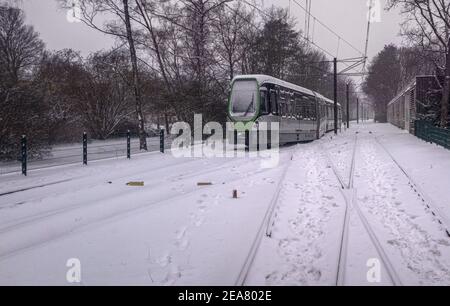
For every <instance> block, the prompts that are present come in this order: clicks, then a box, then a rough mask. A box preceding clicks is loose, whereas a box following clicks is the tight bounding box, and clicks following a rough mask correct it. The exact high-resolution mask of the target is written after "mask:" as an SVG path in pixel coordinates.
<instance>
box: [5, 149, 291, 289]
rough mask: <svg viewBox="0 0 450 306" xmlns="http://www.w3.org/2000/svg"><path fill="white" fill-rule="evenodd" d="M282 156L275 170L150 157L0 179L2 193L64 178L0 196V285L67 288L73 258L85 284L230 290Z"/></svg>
mask: <svg viewBox="0 0 450 306" xmlns="http://www.w3.org/2000/svg"><path fill="white" fill-rule="evenodd" d="M289 150H291V149H289V148H288V149H286V150H282V154H281V163H280V165H279V167H278V168H275V169H262V168H261V167H260V166H261V163H260V162H261V161H260V160H259V159H246V158H235V159H221V158H217V159H205V160H203V159H175V158H173V157H171V156H170V155H169V154H168V155H160V154H148V155H141V156H138V157H136V158H134V159H133V160H131V161H126V160H123V161H105V162H99V163H95V164H93V165H91V166H89V167H86V168H83V167H68V168H64V169H45V170H42V171H36V172H33V173H32V174H31V175H30V176H29V177H27V178H22V177H19V176H9V177H8V178H6V177H1V178H0V179H1V180H2V184H1V186H2V192H6V191H11V190H16V189H22V187H30V186H33V185H45V184H46V183H51V182H59V181H62V182H60V183H56V184H51V185H48V186H44V187H39V188H35V189H29V190H26V191H22V192H18V193H12V194H8V195H4V196H2V197H0V220H1V224H2V225H1V226H0V241H1V244H0V283H1V284H66V279H65V277H66V271H67V268H66V266H65V264H66V261H67V260H68V259H69V258H78V259H80V261H81V263H82V271H83V278H82V281H83V284H87V285H92V284H145V285H151V284H155V285H158V284H230V283H231V284H232V283H233V282H234V280H235V278H236V277H237V274H238V273H239V269H240V266H239V265H238V264H236V263H239V262H242V261H243V260H244V257H245V256H246V253H247V252H248V249H249V248H250V244H251V240H252V239H253V237H254V235H255V233H256V231H257V228H258V227H259V225H260V223H261V221H260V220H261V219H262V217H263V215H264V214H265V212H266V210H267V206H268V204H269V201H268V200H267V199H269V198H270V195H271V194H272V193H273V192H274V190H275V186H276V184H275V183H276V181H277V180H278V177H279V176H280V169H282V167H283V164H284V163H285V159H286V156H287V155H288V153H287V152H286V153H285V151H289ZM129 181H144V182H145V186H144V187H129V186H126V183H127V182H129ZM199 182H211V183H212V186H204V187H200V186H197V183H199ZM233 189H237V190H238V192H239V199H232V191H233Z"/></svg>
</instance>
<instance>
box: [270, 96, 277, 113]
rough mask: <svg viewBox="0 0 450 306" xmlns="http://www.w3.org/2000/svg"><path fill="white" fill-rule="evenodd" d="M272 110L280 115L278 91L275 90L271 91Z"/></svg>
mask: <svg viewBox="0 0 450 306" xmlns="http://www.w3.org/2000/svg"><path fill="white" fill-rule="evenodd" d="M270 110H271V112H272V113H273V114H275V115H279V110H278V103H277V93H276V91H275V90H271V91H270Z"/></svg>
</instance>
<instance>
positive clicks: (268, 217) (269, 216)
mask: <svg viewBox="0 0 450 306" xmlns="http://www.w3.org/2000/svg"><path fill="white" fill-rule="evenodd" d="M296 148H297V146H296V147H295V148H294V150H293V152H292V155H291V157H290V159H289V160H288V161H287V162H286V165H285V167H284V168H283V172H282V174H281V176H280V179H279V180H278V185H277V187H276V190H275V193H274V196H273V197H272V199H271V201H270V204H269V207H268V208H267V211H266V214H265V215H264V218H263V220H262V222H261V225H260V227H259V229H258V232H257V233H256V236H255V238H254V240H253V242H252V245H251V248H250V251H249V252H248V254H247V257H246V259H245V261H244V264H243V265H242V267H241V270H240V272H239V275H238V277H237V279H236V282H235V285H236V286H244V285H245V283H246V280H247V277H248V274H249V272H250V269H251V267H252V265H253V262H254V260H255V258H256V255H257V254H258V249H259V247H260V245H261V241H262V239H263V237H264V235H266V236H269V237H270V236H271V234H272V233H271V229H270V228H271V224H272V222H273V214H274V211H275V208H276V205H277V203H278V199H279V197H280V193H281V190H282V189H283V184H284V179H285V177H286V173H287V172H288V170H289V168H290V166H291V164H292V161H293V159H294V156H295V152H296V150H295V149H296Z"/></svg>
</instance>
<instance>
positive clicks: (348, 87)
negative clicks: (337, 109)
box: [346, 83, 350, 129]
mask: <svg viewBox="0 0 450 306" xmlns="http://www.w3.org/2000/svg"><path fill="white" fill-rule="evenodd" d="M346 118H347V129H349V128H350V83H347V116H346Z"/></svg>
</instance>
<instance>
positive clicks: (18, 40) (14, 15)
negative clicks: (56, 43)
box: [0, 6, 44, 84]
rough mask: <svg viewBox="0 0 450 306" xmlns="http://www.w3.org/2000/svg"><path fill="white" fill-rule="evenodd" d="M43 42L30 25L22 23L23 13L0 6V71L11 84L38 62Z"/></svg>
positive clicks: (4, 79)
mask: <svg viewBox="0 0 450 306" xmlns="http://www.w3.org/2000/svg"><path fill="white" fill-rule="evenodd" d="M43 49H44V43H43V42H42V41H41V40H40V39H39V36H38V33H36V32H35V31H34V29H33V27H32V26H28V25H25V24H24V14H23V12H22V11H21V10H19V9H16V8H12V7H6V6H3V7H0V73H2V75H3V77H4V78H3V81H4V82H5V81H6V80H8V81H9V82H11V83H12V84H15V83H17V81H18V80H19V79H20V78H21V77H24V76H25V75H26V74H28V73H29V72H30V69H32V68H33V66H34V65H35V64H36V63H38V62H39V59H40V57H41V56H42V51H43Z"/></svg>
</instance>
